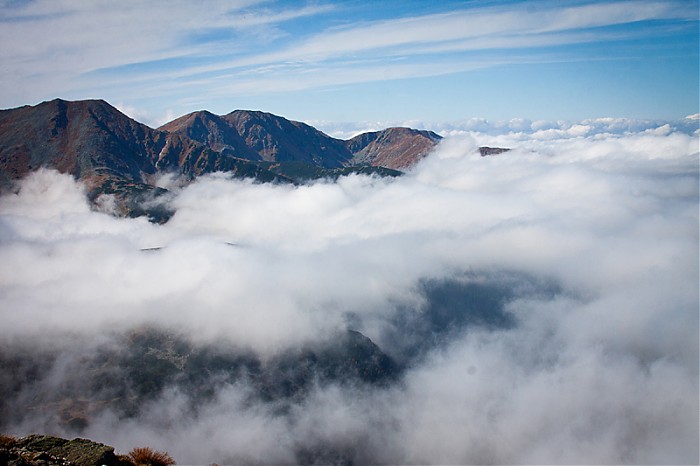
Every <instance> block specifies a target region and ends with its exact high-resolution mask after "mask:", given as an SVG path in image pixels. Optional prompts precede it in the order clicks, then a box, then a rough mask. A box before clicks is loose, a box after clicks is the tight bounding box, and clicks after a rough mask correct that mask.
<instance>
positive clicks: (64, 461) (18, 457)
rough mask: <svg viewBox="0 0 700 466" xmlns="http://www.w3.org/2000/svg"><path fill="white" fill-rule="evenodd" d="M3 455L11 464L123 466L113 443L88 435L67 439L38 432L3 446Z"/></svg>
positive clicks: (0, 452) (0, 456) (1, 454)
mask: <svg viewBox="0 0 700 466" xmlns="http://www.w3.org/2000/svg"><path fill="white" fill-rule="evenodd" d="M3 458H4V459H5V460H6V462H5V464H8V465H10V464H14V465H40V464H41V465H64V466H68V465H70V466H101V465H106V466H123V463H122V462H120V461H119V459H118V458H117V456H116V455H115V454H114V447H110V446H108V445H104V444H101V443H97V442H93V441H91V440H88V439H82V438H76V439H73V440H67V439H64V438H60V437H53V436H50V435H38V434H32V435H28V436H26V437H22V438H20V439H17V441H16V442H15V443H14V444H11V445H8V448H5V449H2V450H0V459H3Z"/></svg>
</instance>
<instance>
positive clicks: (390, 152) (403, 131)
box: [346, 128, 442, 170]
mask: <svg viewBox="0 0 700 466" xmlns="http://www.w3.org/2000/svg"><path fill="white" fill-rule="evenodd" d="M441 139H442V137H441V136H440V135H438V134H436V133H433V132H432V131H418V130H415V129H411V128H388V129H385V130H384V131H376V132H371V133H363V134H360V135H358V136H355V137H354V138H352V139H350V140H349V141H347V144H346V145H347V147H348V149H349V150H350V152H352V154H353V158H352V160H351V161H350V162H351V164H354V165H372V166H379V167H386V168H393V169H396V170H402V169H406V168H410V167H411V166H413V165H415V164H416V163H417V162H418V161H419V160H420V159H422V158H423V157H425V156H426V155H428V154H429V153H430V151H431V150H433V148H435V146H436V145H437V143H439V142H440V140H441Z"/></svg>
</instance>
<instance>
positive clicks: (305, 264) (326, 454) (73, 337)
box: [0, 127, 700, 464]
mask: <svg viewBox="0 0 700 466" xmlns="http://www.w3.org/2000/svg"><path fill="white" fill-rule="evenodd" d="M550 129H551V128H550ZM550 129H547V128H545V129H541V130H538V133H537V136H536V137H534V135H533V134H526V133H522V132H513V131H508V132H504V133H501V134H496V133H493V132H491V133H489V134H485V133H479V132H474V131H468V132H466V131H462V132H455V133H454V134H453V135H452V136H449V137H447V138H446V139H445V140H443V142H441V143H440V144H439V145H438V147H437V149H436V150H435V151H434V152H433V153H432V154H430V155H429V156H428V157H426V158H425V159H424V160H422V161H421V162H420V163H419V164H418V165H417V166H415V167H414V168H413V169H412V170H411V171H410V172H408V173H406V174H405V175H404V176H402V177H399V178H392V179H383V178H378V177H369V176H358V175H351V176H347V177H342V178H340V179H338V180H337V181H335V182H331V181H318V182H314V183H310V184H308V185H301V186H294V185H287V184H260V183H255V182H252V181H246V180H236V179H232V178H231V177H229V176H228V175H226V174H223V173H218V174H214V175H210V176H204V177H201V178H199V179H197V180H196V181H194V182H193V183H191V184H181V183H177V180H172V179H164V180H162V183H161V184H162V185H164V186H167V187H169V188H171V195H170V196H169V197H167V200H166V201H165V202H167V203H168V206H169V207H170V208H172V209H173V210H174V211H175V214H174V215H173V217H172V218H171V219H170V220H169V221H168V222H167V223H165V224H162V225H157V224H152V223H149V222H148V221H147V220H146V219H145V218H136V219H129V218H118V217H115V216H113V215H110V213H109V199H107V198H105V199H103V200H102V202H101V203H98V205H100V206H101V207H99V208H96V207H94V206H91V205H90V204H89V202H88V200H87V199H86V196H85V189H84V187H83V186H81V185H80V184H79V183H76V182H75V181H74V180H73V179H72V178H71V177H69V176H66V175H61V174H59V173H57V172H54V171H48V170H39V171H37V172H35V173H33V174H32V175H30V176H29V177H28V178H27V179H25V180H23V181H22V182H21V183H20V184H18V187H17V190H16V192H14V193H12V194H7V195H4V196H3V197H2V198H0V257H2V261H0V309H1V311H0V312H1V313H2V314H1V315H2V321H3V325H1V326H0V355H1V357H0V368H1V367H2V366H4V370H3V371H2V372H3V373H4V374H5V375H2V376H0V390H2V393H0V397H1V398H3V399H4V400H5V402H4V403H3V404H2V406H1V408H0V409H1V411H0V413H2V416H0V417H2V419H3V420H2V421H0V429H2V430H4V431H5V432H7V433H11V434H15V435H23V434H27V433H31V432H45V433H52V434H56V435H64V436H78V435H79V436H85V437H90V438H92V439H95V440H98V441H101V442H104V443H107V444H110V445H114V446H115V447H116V448H117V450H118V451H128V450H130V449H131V448H133V447H134V446H139V445H149V446H151V447H153V448H157V449H163V450H167V451H168V452H169V453H170V454H171V455H172V456H173V457H174V458H175V459H176V460H177V461H178V463H179V464H208V463H212V462H216V463H218V464H241V463H263V464H272V463H275V464H279V463H287V464H288V463H314V462H316V463H326V464H327V463H359V464H363V463H364V464H367V463H381V464H399V463H402V464H436V463H441V464H506V463H508V464H535V463H538V464H584V463H585V464H697V463H698V460H699V457H698V455H699V453H698V434H699V433H698V421H699V419H698V416H699V415H698V412H699V403H698V388H699V387H698V365H699V360H698V306H699V299H698V283H699V280H700V277H699V274H698V257H699V251H698V242H699V238H698V194H699V193H698V141H697V137H696V136H695V135H690V134H687V133H684V132H680V131H675V130H674V129H673V128H671V127H659V128H653V129H646V128H645V129H642V130H639V131H636V132H629V131H627V132H624V133H620V134H613V133H599V132H594V134H590V135H588V134H587V132H586V131H579V132H578V133H577V134H573V133H572V132H571V131H567V132H560V133H558V132H557V131H560V130H559V129H557V130H554V129H551V131H550V132H549V133H546V137H545V133H543V132H542V131H548V130H550ZM579 129H580V128H579ZM480 145H498V146H502V147H509V148H512V150H511V151H509V152H506V153H503V154H500V155H498V156H490V157H480V156H479V154H478V151H477V150H476V149H477V147H478V146H480ZM148 331H154V332H161V333H159V334H160V335H166V336H167V337H165V341H166V342H169V343H168V344H169V345H170V346H167V345H166V347H164V348H165V349H160V350H158V351H161V353H162V352H165V353H168V352H169V353H168V355H169V356H167V355H166V356H167V357H166V356H162V354H161V353H158V352H157V351H156V350H154V349H153V348H152V347H149V349H144V353H143V354H145V355H151V356H152V355H153V354H155V355H156V356H158V358H157V359H158V361H163V360H168V361H171V362H172V361H175V362H174V363H173V364H175V365H177V364H178V363H177V361H176V358H175V356H173V355H178V357H180V356H179V355H182V354H188V355H197V356H198V357H200V356H201V358H202V360H206V361H212V360H214V359H215V357H214V356H211V357H210V356H208V355H212V354H214V355H217V356H216V357H224V356H221V355H230V354H235V355H236V356H235V358H234V357H233V356H230V358H233V359H227V360H226V361H229V363H227V364H229V365H230V366H231V367H233V366H234V365H235V367H237V368H239V369H237V370H239V373H240V376H236V377H234V378H222V377H221V376H220V374H219V373H214V372H212V373H211V374H209V373H207V374H208V375H206V376H202V378H193V379H187V380H186V381H183V379H182V378H179V379H178V378H177V377H175V378H172V379H168V378H162V379H158V380H159V382H158V383H157V384H156V386H155V388H153V389H151V391H150V392H148V396H144V397H142V398H139V402H138V403H132V404H128V406H126V407H124V406H114V405H110V404H108V403H106V402H100V403H102V404H100V403H98V402H95V400H96V399H97V398H94V397H93V395H94V394H96V393H98V392H99V393H101V394H109V395H110V396H111V397H112V398H116V397H117V395H114V393H116V392H113V391H114V390H116V388H115V384H114V383H112V382H114V381H124V380H131V379H129V377H132V378H133V374H132V375H128V374H126V373H122V372H120V371H121V370H122V369H121V368H122V366H120V365H118V364H117V365H113V366H110V367H111V368H110V369H109V370H110V372H109V374H108V377H107V376H105V377H107V378H106V379H105V380H108V381H110V383H109V384H102V385H100V384H97V383H96V382H95V380H93V378H91V377H93V375H94V374H95V373H97V372H96V371H97V370H98V368H99V371H102V372H99V373H100V374H103V375H104V374H105V373H106V372H105V370H106V369H104V367H106V365H105V363H104V361H108V362H109V361H112V362H113V361H125V360H127V359H128V358H129V357H130V356H128V354H126V353H127V352H128V351H129V348H130V347H129V345H132V348H136V347H137V346H138V344H140V343H139V342H140V341H142V340H139V338H142V337H141V336H140V335H144V333H143V332H148ZM347 331H353V332H360V333H361V335H363V336H365V337H367V338H369V339H370V340H371V342H372V344H370V343H368V342H366V341H365V340H352V341H353V342H354V343H352V344H351V345H350V346H349V347H351V348H356V347H357V345H358V344H360V343H357V341H360V342H362V343H361V344H362V345H364V346H362V348H365V349H366V350H367V351H370V349H371V350H372V351H375V353H373V354H376V358H379V359H377V361H380V362H381V364H380V365H379V366H377V367H382V368H389V369H391V371H389V369H386V371H384V372H381V371H380V372H377V374H378V375H377V376H376V377H375V378H369V377H368V376H366V374H367V372H366V371H365V373H364V375H362V374H360V376H359V378H357V377H356V378H351V379H347V378H344V377H341V376H337V374H336V373H335V372H333V373H331V372H328V371H326V372H324V373H321V371H319V370H315V371H311V375H310V376H309V377H308V378H305V379H304V382H303V383H300V385H298V386H295V387H294V388H293V390H292V389H290V391H289V392H285V393H283V394H277V392H276V391H275V390H276V388H275V387H276V386H277V384H276V383H274V380H277V379H276V378H274V377H273V378H272V379H271V380H273V382H272V383H268V382H266V380H268V379H265V377H268V376H267V375H265V374H267V373H266V372H265V371H266V370H268V369H266V368H270V369H269V371H272V372H271V373H274V374H281V373H283V372H284V371H283V370H282V369H280V368H286V367H287V366H286V365H284V364H283V363H282V362H280V361H287V362H288V359H285V358H291V360H292V361H300V360H302V357H301V356H299V358H298V359H294V358H297V356H296V355H301V354H307V353H304V352H305V351H306V352H308V351H315V352H314V353H313V354H314V355H319V354H322V351H326V350H325V349H324V350H322V348H328V347H332V346H333V345H335V344H336V343H337V342H338V341H341V340H342V338H343V337H340V336H339V335H341V336H342V335H345V333H344V332H347ZM134 332H136V333H134ZM139 332H141V333H139ZM135 335H136V336H135ZM352 335H355V334H354V333H353V334H352ZM149 338H150V337H149ZM352 338H359V337H355V336H353V337H352ZM134 342H136V343H134ZM144 345H145V344H144ZM178 345H180V346H178ZM183 345H184V346H183ZM352 345H355V346H352ZM372 345H376V347H375V346H372ZM146 346H147V345H146ZM144 348H145V346H144ZM183 348H184V349H183ZM309 348H311V350H309ZM319 348H321V349H319ZM154 351H156V352H155V353H154ZM329 351H330V350H329ZM379 352H381V357H380V356H379ZM331 353H332V351H331ZM323 354H325V353H323ZM333 354H335V353H333ZM205 356H206V357H205ZM193 357H194V356H191V358H193ZM225 357H229V356H225ZM120 358H121V359H120ZM125 358H126V359H125ZM206 358H210V359H206ZM236 358H237V359H236ZM381 358H384V359H381ZM234 359H235V361H236V362H235V364H234V363H233V362H230V361H234ZM318 359H319V360H321V359H322V358H321V357H320V356H319V358H318ZM130 360H131V359H130ZM331 360H334V359H332V358H331ZM96 361H102V362H100V363H98V362H96ZM100 364H102V365H100ZM207 364H209V363H207ZM285 364H286V362H285ZM294 364H297V362H294ZM319 364H320V363H319ZM378 364H379V363H378ZM107 365H109V364H107ZM124 367H126V366H124ZM207 367H209V366H207ZM314 367H317V366H314ZM259 368H263V369H259ZM169 370H170V369H169ZM285 370H286V369H285ZM329 370H330V369H329ZM382 370H384V369H382ZM389 372H390V375H385V374H388V373H389ZM260 374H263V375H260ZM324 374H325V375H324ZM329 374H330V375H329ZM197 377H199V375H198V376H197ZM275 377H276V376H275ZM363 377H364V378H363ZM285 380H286V379H285ZM124 383H126V382H124ZM110 384H111V385H110ZM98 385H99V386H98ZM116 385H119V384H118V383H117V384H116ZM261 393H264V395H261ZM95 396H97V395H95ZM100 396H102V398H99V399H100V400H107V399H112V398H109V397H108V396H107V395H104V396H103V395H100ZM119 396H121V395H119ZM91 397H92V398H91ZM68 398H70V399H72V400H87V401H85V402H84V403H83V404H81V406H82V407H81V408H80V410H81V413H80V416H78V417H80V419H81V422H79V423H70V422H68V423H67V422H64V421H65V419H64V418H65V416H64V415H63V414H61V413H62V412H65V411H66V410H67V408H66V405H65V400H66V399H68ZM126 398H128V397H122V399H126ZM81 403H82V402H81ZM130 403H131V402H130ZM71 406H72V405H71ZM70 409H73V408H70ZM70 409H68V411H70ZM75 409H77V408H75Z"/></svg>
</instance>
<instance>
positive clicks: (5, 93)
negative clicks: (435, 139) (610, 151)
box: [0, 0, 700, 126]
mask: <svg viewBox="0 0 700 466" xmlns="http://www.w3.org/2000/svg"><path fill="white" fill-rule="evenodd" d="M0 63H1V65H0V80H1V81H2V86H0V107H2V108H9V107H15V106H19V105H25V104H35V103H38V102H40V101H42V100H48V99H52V98H55V97H62V98H66V99H84V98H103V99H106V100H107V101H109V102H110V103H112V104H114V105H117V106H118V107H119V108H121V109H123V110H125V111H126V112H127V113H128V114H129V115H130V116H132V117H134V118H136V119H138V120H140V121H144V122H146V123H148V124H151V125H153V126H155V125H157V124H159V123H162V122H165V121H167V120H168V119H169V118H171V117H176V116H180V115H182V114H184V113H187V112H190V111H194V110H200V109H207V110H210V111H212V112H214V113H218V114H223V113H228V112H230V111H232V110H234V109H238V108H246V109H260V110H265V111H269V112H273V113H276V114H279V115H283V116H286V117H288V118H292V119H297V120H304V121H326V122H347V121H408V120H418V121H433V122H434V121H455V120H462V119H467V118H472V117H480V118H487V119H493V120H497V119H501V120H504V119H510V118H530V119H568V120H578V119H585V118H595V117H622V118H648V119H678V118H683V117H685V116H687V115H691V114H696V113H698V99H699V97H698V69H699V66H700V64H699V62H698V2H697V0H691V1H688V0H682V1H674V0H668V1H666V0H660V1H619V2H612V1H608V2H600V1H586V0H580V1H557V2H555V1H528V2H524V1H496V0H493V1H440V2H429V1H395V0H389V1H386V0H383V1H376V0H375V1H364V0H362V1H361V0H357V1H343V2H330V1H322V0H319V1H309V2H301V1H257V0H240V1H237V0H229V1H217V0H212V1H201V2H194V1H185V0H168V1H166V0H123V1H119V2H113V1H82V0H36V1H14V0H9V1H8V0H4V1H3V0H0Z"/></svg>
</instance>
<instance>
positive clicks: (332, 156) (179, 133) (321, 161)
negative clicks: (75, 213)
mask: <svg viewBox="0 0 700 466" xmlns="http://www.w3.org/2000/svg"><path fill="white" fill-rule="evenodd" d="M441 139H442V137H441V136H439V135H438V134H436V133H434V132H432V131H421V130H416V129H411V128H388V129H385V130H383V131H375V132H368V133H363V134H360V135H357V136H355V137H353V138H352V139H349V140H341V139H336V138H333V137H331V136H328V135H327V134H324V133H323V132H321V131H319V130H317V129H316V128H314V127H312V126H309V125H307V124H305V123H301V122H298V121H291V120H288V119H286V118H283V117H281V116H277V115H273V114H271V113H265V112H260V111H251V110H235V111H233V112H231V113H228V114H226V115H215V114H213V113H211V112H208V111H197V112H192V113H189V114H187V115H184V116H181V117H180V118H177V119H175V120H173V121H171V122H169V123H166V124H165V125H163V126H161V127H159V128H155V129H154V128H151V127H149V126H147V125H145V124H142V123H139V122H138V121H136V120H134V119H132V118H129V117H128V116H127V115H125V114H123V113H122V112H120V111H119V110H117V109H116V108H115V107H113V106H112V105H110V104H109V103H107V102H105V101H104V100H81V101H66V100H61V99H55V100H51V101H48V102H42V103H40V104H38V105H34V106H29V105H27V106H23V107H19V108H14V109H7V110H0V191H7V190H9V189H12V186H14V183H15V181H16V180H19V179H21V178H23V177H24V176H26V175H27V174H28V173H30V172H32V171H34V170H37V169H39V168H41V167H44V168H52V169H56V170H58V171H59V172H61V173H67V174H70V175H73V176H74V177H75V178H76V179H78V180H80V181H82V182H83V183H84V184H85V186H86V187H87V191H88V196H89V198H90V200H91V201H95V200H96V199H98V198H99V197H100V196H101V195H104V194H108V195H113V196H114V198H115V200H116V201H117V202H116V205H117V213H119V214H123V215H132V216H135V215H143V214H148V215H149V216H150V217H151V219H152V220H155V221H165V220H167V218H168V213H167V212H165V211H160V210H158V208H157V207H152V208H150V211H144V210H143V208H142V207H141V206H142V205H143V202H142V201H143V200H145V199H151V198H153V197H157V196H159V195H161V194H163V193H165V192H167V191H166V190H164V189H162V188H158V187H157V186H156V183H157V179H158V177H159V176H160V175H163V174H168V173H175V174H177V175H179V176H181V177H183V178H184V179H186V180H187V179H189V180H191V179H194V178H195V177H197V176H199V175H202V174H206V173H212V172H227V173H230V174H231V176H233V177H239V178H253V179H255V180H257V181H260V182H273V181H274V182H288V183H303V182H306V181H308V180H313V179H319V178H337V177H338V176H342V175H347V174H351V173H367V174H377V175H380V176H399V175H401V173H402V170H405V169H408V168H410V167H412V166H413V165H415V164H416V163H417V162H418V161H419V160H421V159H422V158H423V157H425V156H426V155H427V154H428V153H430V151H431V150H433V149H434V148H435V146H436V145H437V144H438V143H439V142H440V140H441ZM494 150H495V151H502V150H504V149H498V148H496V149H494V148H483V147H482V148H480V151H481V154H482V155H492V154H494V153H498V152H493V151H494ZM485 151H486V152H485ZM153 205H156V206H157V203H155V204H153Z"/></svg>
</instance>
